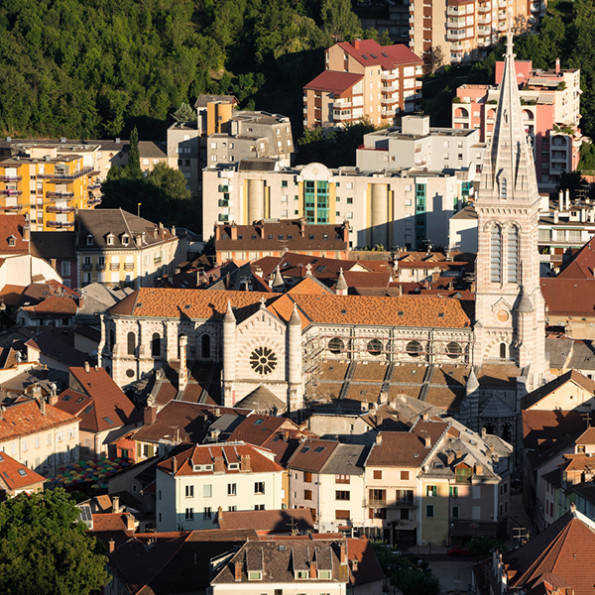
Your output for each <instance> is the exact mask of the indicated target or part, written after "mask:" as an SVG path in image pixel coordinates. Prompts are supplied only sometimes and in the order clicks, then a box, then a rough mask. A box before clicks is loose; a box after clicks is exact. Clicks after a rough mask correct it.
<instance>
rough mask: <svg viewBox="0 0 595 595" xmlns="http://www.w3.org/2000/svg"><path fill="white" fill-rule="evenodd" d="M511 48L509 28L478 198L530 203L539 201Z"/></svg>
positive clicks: (531, 153)
mask: <svg viewBox="0 0 595 595" xmlns="http://www.w3.org/2000/svg"><path fill="white" fill-rule="evenodd" d="M513 50H514V46H513V35H512V31H511V30H510V28H509V30H508V34H507V39H506V54H505V56H504V72H503V75H502V82H501V83H500V89H499V97H498V107H497V112H496V118H495V120H494V128H493V132H492V137H491V139H490V141H489V143H488V146H487V149H486V152H485V157H484V161H483V169H482V174H481V182H480V188H479V193H478V201H483V202H495V201H503V200H507V201H508V202H509V203H512V202H514V203H518V202H524V203H529V204H533V203H534V202H536V201H538V200H539V194H538V190H537V178H536V176H535V162H534V158H533V150H532V149H531V147H530V146H529V143H528V142H527V135H526V133H525V125H524V122H523V112H522V109H521V100H520V94H519V85H518V79H517V75H516V69H515V65H514V57H515V56H514V51H513Z"/></svg>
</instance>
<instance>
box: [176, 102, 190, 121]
mask: <svg viewBox="0 0 595 595" xmlns="http://www.w3.org/2000/svg"><path fill="white" fill-rule="evenodd" d="M171 117H172V118H173V119H174V120H175V121H176V122H190V121H193V120H196V112H195V111H194V109H193V108H192V107H191V106H190V104H188V103H181V104H180V107H179V108H178V109H177V110H176V111H175V112H174V113H173V114H172V115H171Z"/></svg>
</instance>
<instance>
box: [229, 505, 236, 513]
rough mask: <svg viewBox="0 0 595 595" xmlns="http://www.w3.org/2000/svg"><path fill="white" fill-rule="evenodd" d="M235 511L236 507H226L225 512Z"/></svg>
mask: <svg viewBox="0 0 595 595" xmlns="http://www.w3.org/2000/svg"><path fill="white" fill-rule="evenodd" d="M237 509H238V507H237V506H228V507H227V510H228V511H229V512H235V511H236V510H237Z"/></svg>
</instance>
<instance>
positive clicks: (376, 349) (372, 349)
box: [368, 339, 382, 355]
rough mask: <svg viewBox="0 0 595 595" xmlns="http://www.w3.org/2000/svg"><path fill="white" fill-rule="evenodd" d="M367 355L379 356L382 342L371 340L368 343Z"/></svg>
mask: <svg viewBox="0 0 595 595" xmlns="http://www.w3.org/2000/svg"><path fill="white" fill-rule="evenodd" d="M368 353H369V354H370V355H380V354H381V353H382V341H380V340H379V339H372V340H371V341H369V342H368Z"/></svg>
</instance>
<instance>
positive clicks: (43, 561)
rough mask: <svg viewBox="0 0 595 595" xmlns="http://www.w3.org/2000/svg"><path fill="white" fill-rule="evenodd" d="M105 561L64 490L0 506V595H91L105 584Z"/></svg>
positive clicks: (13, 500)
mask: <svg viewBox="0 0 595 595" xmlns="http://www.w3.org/2000/svg"><path fill="white" fill-rule="evenodd" d="M106 561H107V560H106V557H105V556H104V555H102V554H100V553H98V549H97V544H96V541H95V539H94V538H91V537H89V536H88V535H86V529H85V526H84V525H83V524H82V523H80V522H78V510H77V509H76V507H75V506H74V502H73V500H72V499H71V498H70V497H69V496H68V494H66V492H65V491H64V490H60V489H59V490H55V491H46V492H41V493H37V494H32V495H27V494H24V493H23V494H19V495H18V496H16V497H15V498H11V499H9V500H6V501H5V502H3V503H2V504H1V505H0V592H2V593H13V594H15V595H21V594H22V595H28V594H30V593H38V594H40V595H45V594H48V595H50V594H51V595H54V594H60V595H67V594H70V593H81V594H85V593H90V592H91V591H97V590H100V589H101V588H102V587H103V586H104V585H106V584H107V582H108V580H109V578H108V575H107V572H106V570H105V564H106Z"/></svg>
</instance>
